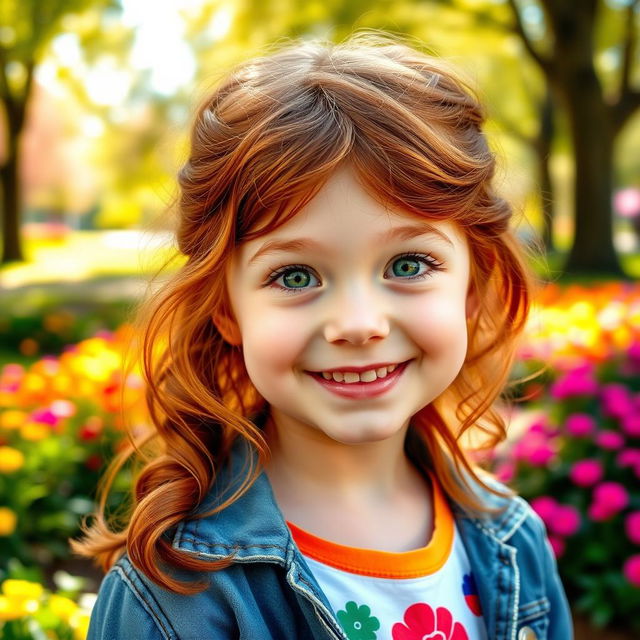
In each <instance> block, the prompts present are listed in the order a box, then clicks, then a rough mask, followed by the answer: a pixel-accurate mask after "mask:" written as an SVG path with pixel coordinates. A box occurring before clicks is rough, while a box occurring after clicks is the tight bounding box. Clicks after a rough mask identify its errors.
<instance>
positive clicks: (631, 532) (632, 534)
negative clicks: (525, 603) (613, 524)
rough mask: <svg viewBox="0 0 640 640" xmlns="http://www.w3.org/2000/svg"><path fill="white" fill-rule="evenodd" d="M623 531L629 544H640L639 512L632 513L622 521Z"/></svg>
mask: <svg viewBox="0 0 640 640" xmlns="http://www.w3.org/2000/svg"><path fill="white" fill-rule="evenodd" d="M624 530H625V531H626V533H627V538H629V540H631V542H633V543H634V544H640V511H632V512H631V513H630V514H629V515H628V516H627V517H626V518H625V519H624Z"/></svg>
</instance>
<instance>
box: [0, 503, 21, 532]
mask: <svg viewBox="0 0 640 640" xmlns="http://www.w3.org/2000/svg"><path fill="white" fill-rule="evenodd" d="M17 524H18V516H17V515H16V514H15V512H14V511H12V510H11V509H9V507H0V536H10V535H11V534H12V533H13V532H14V531H15V530H16V525H17Z"/></svg>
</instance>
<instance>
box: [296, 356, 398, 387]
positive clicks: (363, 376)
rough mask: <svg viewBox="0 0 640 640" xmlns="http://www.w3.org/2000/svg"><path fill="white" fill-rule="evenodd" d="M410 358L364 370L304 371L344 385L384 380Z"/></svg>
mask: <svg viewBox="0 0 640 640" xmlns="http://www.w3.org/2000/svg"><path fill="white" fill-rule="evenodd" d="M408 362H410V360H406V361H404V362H399V363H396V364H390V365H385V366H382V367H377V368H372V369H367V370H364V371H360V372H357V371H348V370H347V371H337V370H334V371H306V373H308V374H310V375H312V376H314V377H316V378H319V379H322V380H327V381H329V382H337V383H341V384H344V385H349V384H357V383H365V384H366V383H372V382H375V381H376V380H384V379H385V378H386V377H387V376H389V375H390V374H392V373H393V372H394V371H396V370H397V369H398V368H400V367H404V365H406V364H407V363H408Z"/></svg>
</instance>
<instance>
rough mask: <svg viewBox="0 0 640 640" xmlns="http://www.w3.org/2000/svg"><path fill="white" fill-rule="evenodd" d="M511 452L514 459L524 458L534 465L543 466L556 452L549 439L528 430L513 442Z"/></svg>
mask: <svg viewBox="0 0 640 640" xmlns="http://www.w3.org/2000/svg"><path fill="white" fill-rule="evenodd" d="M512 454H513V456H514V458H515V459H516V460H525V461H526V462H528V463H529V464H530V465H532V466H534V467H544V466H545V465H546V464H547V463H548V462H549V461H550V460H551V459H552V458H553V457H554V456H555V454H556V449H555V447H554V446H552V445H551V444H550V441H549V439H548V438H547V437H546V436H545V435H543V434H542V433H539V432H537V431H533V432H531V431H528V432H527V433H525V435H524V436H523V437H522V438H520V440H519V441H518V442H517V443H516V444H515V446H514V447H513V450H512Z"/></svg>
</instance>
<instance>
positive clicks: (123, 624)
mask: <svg viewBox="0 0 640 640" xmlns="http://www.w3.org/2000/svg"><path fill="white" fill-rule="evenodd" d="M121 637H135V638H137V639H139V640H160V639H162V640H174V639H177V637H178V636H177V634H176V633H175V631H174V630H173V628H172V625H171V623H170V622H169V620H168V618H167V617H166V615H165V614H164V612H163V610H162V608H161V607H160V606H159V605H158V603H157V601H156V598H155V597H154V595H153V593H152V591H151V590H150V589H149V588H148V584H147V583H146V582H145V581H144V580H143V579H142V577H141V576H140V574H139V572H138V571H137V570H136V568H135V567H134V566H133V565H132V564H131V562H130V561H129V559H128V558H127V557H126V556H123V557H122V558H120V559H119V560H118V562H116V564H115V565H114V566H113V567H111V569H110V570H109V571H108V572H107V574H106V575H105V577H104V579H103V581H102V583H101V585H100V590H99V592H98V599H97V600H96V603H95V605H94V607H93V611H92V612H91V622H90V625H89V633H88V636H87V640H107V639H109V638H121Z"/></svg>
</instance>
